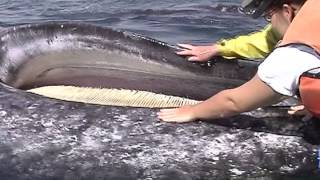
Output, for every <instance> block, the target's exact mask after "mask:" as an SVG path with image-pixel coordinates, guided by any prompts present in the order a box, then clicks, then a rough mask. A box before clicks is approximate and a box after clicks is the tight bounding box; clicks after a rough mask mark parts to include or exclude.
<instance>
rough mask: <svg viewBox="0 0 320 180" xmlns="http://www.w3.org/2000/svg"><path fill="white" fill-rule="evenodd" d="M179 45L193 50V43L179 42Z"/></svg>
mask: <svg viewBox="0 0 320 180" xmlns="http://www.w3.org/2000/svg"><path fill="white" fill-rule="evenodd" d="M177 45H178V46H179V47H182V48H184V49H188V50H191V49H193V47H194V46H193V45H191V44H177Z"/></svg>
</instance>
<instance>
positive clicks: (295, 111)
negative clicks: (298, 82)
mask: <svg viewBox="0 0 320 180" xmlns="http://www.w3.org/2000/svg"><path fill="white" fill-rule="evenodd" d="M308 113H309V112H308V111H307V109H306V108H305V107H304V105H297V106H291V107H290V109H289V110H288V114H290V115H295V116H303V115H307V114H308Z"/></svg>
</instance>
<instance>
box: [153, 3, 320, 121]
mask: <svg viewBox="0 0 320 180" xmlns="http://www.w3.org/2000/svg"><path fill="white" fill-rule="evenodd" d="M270 1H271V0H270ZM292 1H294V0H291V1H288V0H272V3H271V4H270V5H268V6H266V7H265V8H264V9H263V10H261V13H263V14H261V13H259V14H258V15H265V16H270V18H271V24H272V26H273V28H275V29H277V31H278V32H283V33H284V32H285V36H284V39H283V42H282V43H281V44H280V46H278V47H277V48H276V49H275V50H274V51H273V52H272V53H271V54H270V55H269V56H268V57H267V58H266V59H265V61H264V62H263V63H262V64H260V65H259V67H258V72H257V74H256V75H255V76H254V77H253V78H252V79H251V80H250V81H248V82H247V83H245V84H243V85H241V86H240V87H237V88H234V89H228V90H224V91H221V92H220V93H218V94H216V95H215V96H213V97H211V98H209V99H207V100H206V101H203V102H201V103H199V104H197V105H193V106H183V107H180V108H175V109H162V110H160V112H158V117H159V118H160V119H162V120H163V121H167V122H190V121H194V120H197V119H200V120H206V119H216V118H224V117H229V116H233V115H237V114H239V113H242V112H246V111H250V110H254V109H256V108H259V107H262V106H267V105H271V104H273V103H277V102H279V101H281V100H283V99H284V98H287V97H290V96H291V97H292V96H296V95H298V96H300V97H301V100H302V102H303V103H304V105H305V106H306V108H307V109H308V110H309V111H310V112H311V113H312V114H313V115H314V116H315V117H320V104H319V102H320V88H319V79H317V77H319V76H318V75H319V72H320V56H319V53H320V36H319V35H318V32H320V24H319V22H320V13H318V12H317V11H318V10H319V8H320V1H319V0H307V1H306V3H305V4H304V5H303V6H302V8H301V10H300V11H299V13H297V14H296V11H297V7H295V6H294V4H292V3H291V2H292ZM249 12H250V11H249ZM252 12H255V10H254V9H253V10H252ZM256 15H257V14H256ZM291 22H292V24H290V23H291ZM289 25H290V26H289ZM288 27H289V28H288ZM306 27H308V28H306ZM309 70H310V71H309ZM317 73H318V74H317ZM308 78H309V80H310V79H311V80H310V81H311V83H310V84H311V85H310V84H309V85H308ZM304 79H306V81H304ZM300 81H301V82H300ZM310 81H309V82H310ZM306 82H307V83H306ZM257 92H259V93H257ZM298 92H299V93H298Z"/></svg>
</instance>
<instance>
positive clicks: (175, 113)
mask: <svg viewBox="0 0 320 180" xmlns="http://www.w3.org/2000/svg"><path fill="white" fill-rule="evenodd" d="M157 115H158V118H159V119H161V120H163V121H165V122H176V123H185V122H191V121H194V120H195V119H196V117H195V115H194V112H193V106H182V107H180V108H174V109H161V110H160V112H158V113H157Z"/></svg>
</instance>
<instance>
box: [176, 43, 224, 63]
mask: <svg viewBox="0 0 320 180" xmlns="http://www.w3.org/2000/svg"><path fill="white" fill-rule="evenodd" d="M178 46H179V47H182V48H184V50H182V51H179V52H177V54H178V55H181V56H189V57H188V61H198V62H205V61H209V60H210V59H211V58H212V57H214V56H217V55H219V50H218V48H217V46H216V45H211V46H193V45H190V44H178Z"/></svg>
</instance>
